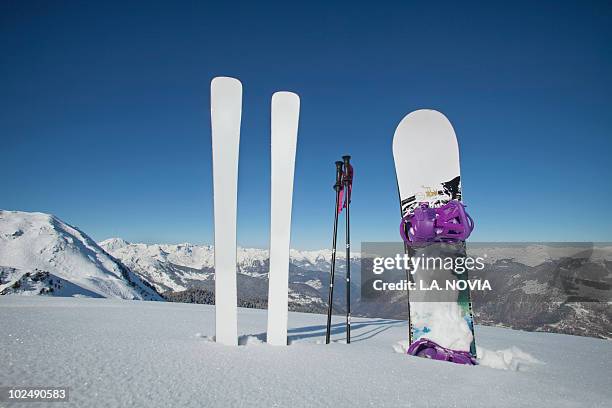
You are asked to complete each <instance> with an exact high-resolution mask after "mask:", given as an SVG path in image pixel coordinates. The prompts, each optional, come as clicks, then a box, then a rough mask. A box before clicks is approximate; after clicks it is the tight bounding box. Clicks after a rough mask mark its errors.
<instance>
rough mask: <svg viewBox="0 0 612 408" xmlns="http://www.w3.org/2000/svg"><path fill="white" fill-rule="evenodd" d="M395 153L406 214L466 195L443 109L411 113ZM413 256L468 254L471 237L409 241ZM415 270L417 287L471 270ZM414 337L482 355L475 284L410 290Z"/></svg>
mask: <svg viewBox="0 0 612 408" xmlns="http://www.w3.org/2000/svg"><path fill="white" fill-rule="evenodd" d="M393 158H394V161H395V170H396V176H397V185H398V192H399V197H400V208H401V216H402V217H404V216H406V215H407V214H411V213H412V212H413V211H414V210H415V208H417V207H418V206H419V204H420V203H423V202H426V203H428V204H429V206H430V207H440V206H442V205H444V204H446V203H447V202H449V201H450V200H458V201H461V200H462V194H461V172H460V166H459V147H458V143H457V137H456V135H455V131H454V129H453V127H452V125H451V123H450V122H449V120H448V119H447V118H446V117H445V116H444V115H443V114H442V113H440V112H438V111H435V110H429V109H421V110H417V111H414V112H412V113H410V114H408V115H406V116H405V117H404V118H403V119H402V121H401V122H400V123H399V125H398V126H397V129H396V131H395V135H394V137H393ZM405 251H406V253H407V254H408V255H409V256H411V257H444V258H446V257H449V256H450V257H453V259H455V258H458V257H464V256H465V243H464V242H459V243H454V244H441V243H435V244H433V245H428V246H424V247H411V246H408V245H405ZM415 269H416V271H415V273H409V280H410V281H412V282H414V284H416V285H417V287H420V285H424V286H425V287H428V286H427V285H428V284H430V283H431V281H432V280H437V281H438V282H439V281H441V280H442V281H445V280H457V279H464V280H467V279H468V276H467V275H468V273H467V271H465V272H463V273H461V274H458V273H456V271H453V270H450V271H449V270H443V269H440V270H423V269H421V270H419V269H418V268H415ZM408 296H409V298H408V303H409V308H410V310H409V322H410V324H409V326H410V329H409V341H410V343H412V342H414V341H416V340H418V339H420V338H427V339H429V340H432V341H434V342H436V343H438V344H439V345H441V346H443V347H446V348H449V349H454V350H462V351H469V352H470V353H471V354H472V355H473V356H474V357H476V343H475V339H474V323H473V313H472V305H471V300H470V292H469V288H466V289H464V290H460V289H457V290H451V291H445V292H443V294H442V295H441V294H440V293H438V292H436V291H430V292H427V291H412V290H410V291H408Z"/></svg>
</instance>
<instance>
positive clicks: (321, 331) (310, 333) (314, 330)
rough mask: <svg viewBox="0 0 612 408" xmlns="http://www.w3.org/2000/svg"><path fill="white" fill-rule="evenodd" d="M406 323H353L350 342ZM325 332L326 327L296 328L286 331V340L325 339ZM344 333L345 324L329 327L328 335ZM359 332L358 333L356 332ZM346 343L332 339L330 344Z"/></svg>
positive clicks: (395, 321) (373, 320) (385, 320)
mask: <svg viewBox="0 0 612 408" xmlns="http://www.w3.org/2000/svg"><path fill="white" fill-rule="evenodd" d="M404 325H406V322H404V321H401V320H392V319H372V320H369V321H360V322H354V323H352V324H351V342H355V343H357V342H360V341H363V340H368V339H371V338H373V337H375V336H377V335H379V334H380V333H383V332H385V331H387V330H389V329H391V328H393V327H398V326H404ZM363 328H368V329H367V330H365V331H360V330H361V329H363ZM326 331H327V326H326V325H316V326H305V327H296V328H293V329H290V330H288V333H289V335H288V336H287V340H288V342H289V344H291V343H292V342H295V341H298V340H303V339H309V338H314V337H325V333H326ZM345 331H346V323H345V322H342V323H335V324H332V325H331V329H330V334H331V335H332V336H333V335H338V334H343V333H345ZM357 331H359V332H357ZM342 340H344V341H346V337H344V338H339V339H334V340H333V341H332V342H338V341H342Z"/></svg>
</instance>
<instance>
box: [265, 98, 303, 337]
mask: <svg viewBox="0 0 612 408" xmlns="http://www.w3.org/2000/svg"><path fill="white" fill-rule="evenodd" d="M299 115H300V98H299V97H298V96H297V95H296V94H294V93H291V92H276V93H275V94H274V95H272V111H271V142H272V143H271V169H270V170H271V191H270V271H269V275H268V278H269V285H268V331H267V342H268V344H272V345H276V346H286V345H287V317H288V292H289V248H290V238H291V205H292V201H293V200H292V199H293V174H294V169H295V150H296V145H297V133H298V121H299Z"/></svg>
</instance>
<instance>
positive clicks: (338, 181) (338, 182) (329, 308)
mask: <svg viewBox="0 0 612 408" xmlns="http://www.w3.org/2000/svg"><path fill="white" fill-rule="evenodd" d="M342 165H343V163H342V162H341V161H337V162H336V184H334V190H335V191H336V205H335V206H334V236H333V238H332V257H331V271H330V274H329V299H328V301H327V330H326V331H325V344H329V341H330V335H331V317H332V305H333V301H334V274H335V272H336V240H337V237H338V206H339V205H340V192H341V191H342Z"/></svg>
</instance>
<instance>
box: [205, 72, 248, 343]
mask: <svg viewBox="0 0 612 408" xmlns="http://www.w3.org/2000/svg"><path fill="white" fill-rule="evenodd" d="M241 113H242V84H241V83H240V81H238V80H237V79H235V78H228V77H217V78H213V80H212V82H211V83H210V118H211V127H212V152H213V190H214V213H215V305H216V306H215V330H216V341H217V342H218V343H221V344H226V345H229V346H235V345H238V322H237V315H236V313H237V310H236V304H237V289H236V208H237V195H238V151H239V144H240V118H241Z"/></svg>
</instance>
